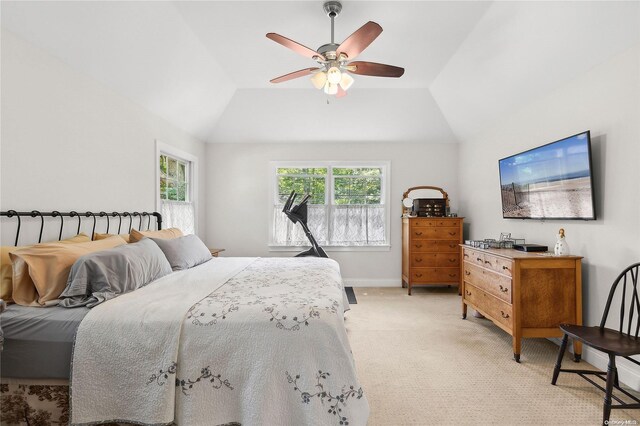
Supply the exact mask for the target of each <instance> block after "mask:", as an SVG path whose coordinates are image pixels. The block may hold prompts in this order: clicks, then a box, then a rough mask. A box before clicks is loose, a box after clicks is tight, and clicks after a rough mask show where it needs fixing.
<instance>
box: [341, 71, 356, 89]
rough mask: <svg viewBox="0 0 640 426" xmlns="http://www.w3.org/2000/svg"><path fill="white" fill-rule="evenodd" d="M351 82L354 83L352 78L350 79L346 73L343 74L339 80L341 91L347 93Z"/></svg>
mask: <svg viewBox="0 0 640 426" xmlns="http://www.w3.org/2000/svg"><path fill="white" fill-rule="evenodd" d="M353 81H354V80H353V77H351V76H350V75H349V74H347V73H346V72H343V73H342V78H340V87H342V90H344V91H347V90H349V87H351V85H352V84H353Z"/></svg>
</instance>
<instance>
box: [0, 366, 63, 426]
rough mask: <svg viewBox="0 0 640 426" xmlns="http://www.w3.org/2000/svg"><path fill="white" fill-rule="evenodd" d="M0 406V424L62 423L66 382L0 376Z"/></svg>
mask: <svg viewBox="0 0 640 426" xmlns="http://www.w3.org/2000/svg"><path fill="white" fill-rule="evenodd" d="M0 406H1V407H2V414H1V416H0V417H2V424H3V425H24V424H30V425H35V424H37V425H42V426H48V425H66V424H68V423H69V382H68V381H66V380H40V381H38V380H31V379H8V378H2V379H1V381H0Z"/></svg>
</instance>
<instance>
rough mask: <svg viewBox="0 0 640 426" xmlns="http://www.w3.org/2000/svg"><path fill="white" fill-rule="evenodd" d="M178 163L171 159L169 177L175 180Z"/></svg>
mask: <svg viewBox="0 0 640 426" xmlns="http://www.w3.org/2000/svg"><path fill="white" fill-rule="evenodd" d="M177 163H178V162H177V161H176V160H175V159H173V158H169V177H170V178H172V179H175V178H176V177H177V176H176V175H177Z"/></svg>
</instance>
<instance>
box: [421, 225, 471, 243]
mask: <svg viewBox="0 0 640 426" xmlns="http://www.w3.org/2000/svg"><path fill="white" fill-rule="evenodd" d="M409 236H410V237H411V239H412V240H451V241H456V242H457V241H459V240H460V229H459V228H451V227H426V226H421V227H414V228H411V231H409Z"/></svg>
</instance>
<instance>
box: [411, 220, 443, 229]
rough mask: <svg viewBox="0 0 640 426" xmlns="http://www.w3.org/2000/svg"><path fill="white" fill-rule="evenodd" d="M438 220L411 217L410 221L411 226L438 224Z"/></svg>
mask: <svg viewBox="0 0 640 426" xmlns="http://www.w3.org/2000/svg"><path fill="white" fill-rule="evenodd" d="M436 222H437V221H436V220H435V219H432V218H425V219H410V220H409V223H411V227H412V228H413V227H414V226H436Z"/></svg>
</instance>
